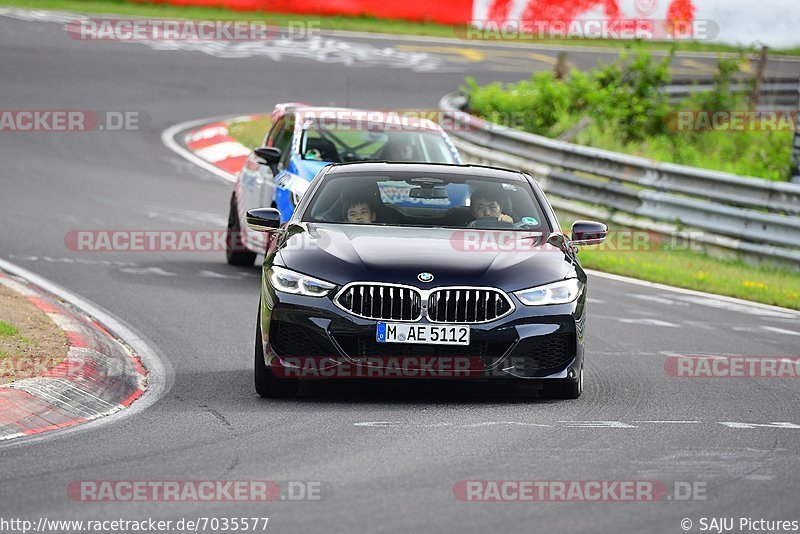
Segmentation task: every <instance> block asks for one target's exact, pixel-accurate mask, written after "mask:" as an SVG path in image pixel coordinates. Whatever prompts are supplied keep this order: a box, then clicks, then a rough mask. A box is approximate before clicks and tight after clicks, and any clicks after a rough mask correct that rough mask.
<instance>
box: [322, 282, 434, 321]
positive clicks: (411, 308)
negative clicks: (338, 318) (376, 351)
mask: <svg viewBox="0 0 800 534" xmlns="http://www.w3.org/2000/svg"><path fill="white" fill-rule="evenodd" d="M337 301H338V303H339V305H340V306H342V307H343V308H344V309H346V310H347V311H349V312H351V313H353V314H355V315H358V316H360V317H365V318H367V319H379V320H390V321H415V320H417V319H419V317H420V314H421V306H420V304H421V302H420V298H419V294H418V293H417V292H416V291H414V290H413V289H411V288H409V287H401V286H389V285H374V284H354V285H352V286H350V287H349V288H347V290H346V291H344V292H343V293H341V294H340V295H339V296H338V297H337Z"/></svg>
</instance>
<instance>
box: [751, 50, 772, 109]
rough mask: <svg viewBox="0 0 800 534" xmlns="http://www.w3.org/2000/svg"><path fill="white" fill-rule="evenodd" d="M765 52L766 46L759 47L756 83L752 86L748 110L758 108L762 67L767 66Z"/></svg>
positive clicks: (762, 76) (762, 79)
mask: <svg viewBox="0 0 800 534" xmlns="http://www.w3.org/2000/svg"><path fill="white" fill-rule="evenodd" d="M767 50H769V47H768V46H762V47H761V56H760V57H759V58H758V70H757V71H756V83H755V85H754V86H753V92H752V93H751V94H750V109H756V108H757V107H758V100H759V98H760V97H761V82H762V81H764V67H766V66H767Z"/></svg>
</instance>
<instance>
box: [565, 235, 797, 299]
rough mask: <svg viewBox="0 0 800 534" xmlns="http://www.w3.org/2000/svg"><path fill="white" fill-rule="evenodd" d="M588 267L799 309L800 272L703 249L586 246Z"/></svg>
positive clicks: (582, 256) (582, 254)
mask: <svg viewBox="0 0 800 534" xmlns="http://www.w3.org/2000/svg"><path fill="white" fill-rule="evenodd" d="M584 248H585V250H583V251H581V252H580V254H579V257H580V259H581V264H582V265H583V266H584V267H586V268H588V269H595V270H598V271H603V272H607V273H614V274H620V275H624V276H630V277H632V278H638V279H641V280H648V281H651V282H659V283H662V284H667V285H671V286H677V287H684V288H687V289H695V290H698V291H705V292H708V293H715V294H717V295H727V296H730V297H737V298H741V299H745V300H752V301H754V302H761V303H764V304H773V305H775V306H782V307H784V308H793V309H795V310H800V275H798V274H797V273H793V272H790V271H784V270H780V269H775V268H768V267H755V266H752V265H748V264H746V263H742V262H740V261H725V260H721V259H716V258H712V257H710V256H708V255H706V254H703V253H700V252H691V251H680V252H670V251H657V252H605V251H591V250H588V249H589V248H591V247H584Z"/></svg>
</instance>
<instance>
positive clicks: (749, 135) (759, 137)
mask: <svg viewBox="0 0 800 534" xmlns="http://www.w3.org/2000/svg"><path fill="white" fill-rule="evenodd" d="M793 137H794V133H793V132H789V131H778V132H759V131H738V132H673V133H671V134H670V135H653V136H648V137H647V138H646V139H644V140H642V141H638V142H627V143H626V142H623V141H621V140H620V139H619V138H618V137H617V136H616V135H615V132H614V130H613V129H610V128H603V127H600V126H598V125H595V124H592V125H590V126H589V127H587V128H586V129H585V130H583V131H582V132H581V133H579V134H578V135H577V136H576V137H575V138H574V139H573V140H572V142H573V143H576V144H579V145H584V146H591V147H596V148H603V149H605V150H612V151H614V152H622V153H624V154H630V155H632V156H639V157H644V158H650V159H654V160H656V161H667V162H670V163H677V164H680V165H688V166H690V167H699V168H702V169H711V170H715V171H722V172H729V173H733V174H738V175H740V176H753V177H756V178H764V179H767V180H774V181H786V179H787V178H788V177H789V175H790V168H791V157H792V152H791V147H792V139H793Z"/></svg>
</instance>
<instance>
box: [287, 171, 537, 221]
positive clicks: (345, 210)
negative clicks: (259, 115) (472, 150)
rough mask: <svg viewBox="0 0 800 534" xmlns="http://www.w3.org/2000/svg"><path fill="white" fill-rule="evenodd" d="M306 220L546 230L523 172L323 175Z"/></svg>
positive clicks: (306, 213)
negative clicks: (502, 175) (503, 175)
mask: <svg viewBox="0 0 800 534" xmlns="http://www.w3.org/2000/svg"><path fill="white" fill-rule="evenodd" d="M302 220H303V221H306V222H332V223H342V224H375V225H384V226H411V227H420V228H425V227H427V228H478V229H507V230H525V231H532V230H533V231H541V232H550V231H551V228H550V227H549V224H548V222H547V219H546V218H545V216H544V213H543V209H542V207H541V205H540V204H539V201H538V200H537V197H536V196H535V195H534V193H533V189H532V187H531V186H530V184H529V183H528V182H527V181H526V180H524V179H523V178H521V177H520V178H519V179H508V180H501V179H497V178H494V177H492V178H489V177H486V178H483V177H477V176H470V177H459V176H456V175H453V176H450V175H447V174H440V173H437V174H436V175H435V176H408V177H405V176H402V175H400V174H395V175H392V176H363V175H353V174H346V173H342V174H341V175H338V176H337V175H336V174H331V175H328V176H326V177H325V179H324V180H323V182H322V183H321V184H320V186H319V187H318V188H317V190H316V191H315V193H314V197H313V198H312V199H311V201H310V202H309V204H308V206H307V207H306V209H305V211H304V214H303V217H302Z"/></svg>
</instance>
